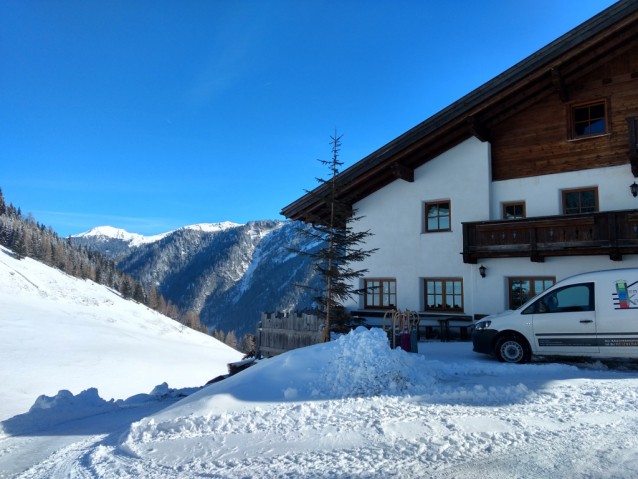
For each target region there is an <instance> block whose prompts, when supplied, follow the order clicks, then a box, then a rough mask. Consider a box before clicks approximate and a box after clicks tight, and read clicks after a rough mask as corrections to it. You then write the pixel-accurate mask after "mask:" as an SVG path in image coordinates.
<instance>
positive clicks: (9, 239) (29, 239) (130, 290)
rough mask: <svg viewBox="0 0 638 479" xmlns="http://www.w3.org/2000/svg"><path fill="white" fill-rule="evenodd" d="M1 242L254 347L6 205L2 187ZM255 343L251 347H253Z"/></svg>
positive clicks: (236, 344) (241, 346)
mask: <svg viewBox="0 0 638 479" xmlns="http://www.w3.org/2000/svg"><path fill="white" fill-rule="evenodd" d="M0 245H2V246H4V247H6V248H8V249H10V250H11V251H13V253H14V255H15V257H16V258H17V259H18V260H22V259H24V258H31V259H34V260H36V261H39V262H41V263H44V264H46V265H48V266H52V267H54V268H57V269H59V270H61V271H63V272H65V273H66V274H68V275H70V276H73V277H76V278H80V279H85V280H86V279H89V280H91V281H94V282H95V283H98V284H101V285H104V286H106V287H108V288H111V289H113V290H115V291H118V292H119V293H120V294H121V295H122V297H123V298H124V299H129V300H134V301H137V302H138V303H140V304H144V305H146V306H148V307H149V308H151V309H153V310H155V311H157V312H158V313H160V314H163V315H165V316H168V317H169V318H171V319H174V320H176V321H179V322H180V323H181V324H183V325H185V326H187V327H189V328H191V329H194V330H196V331H200V332H202V333H205V334H210V335H211V336H213V337H214V338H215V339H218V340H220V341H221V342H223V343H225V344H227V345H228V346H230V347H232V348H234V349H237V350H239V351H242V352H244V353H246V354H250V353H251V351H253V350H254V336H253V335H252V334H246V335H245V336H244V337H243V338H242V340H241V341H238V339H237V337H236V336H235V333H234V332H233V331H230V332H229V333H228V334H224V333H223V332H222V331H217V330H216V329H214V328H213V329H212V330H210V331H209V329H208V327H207V326H206V325H203V324H202V323H201V321H200V318H199V315H198V314H197V312H195V311H186V312H182V311H180V310H179V308H178V307H177V305H175V304H173V302H172V301H171V300H170V299H169V300H168V301H166V299H165V298H164V296H162V294H160V293H159V291H157V288H155V287H154V286H150V287H144V286H143V285H142V283H141V282H140V281H136V280H135V279H133V278H132V277H131V276H129V275H127V274H125V273H123V272H122V271H120V270H119V269H118V268H117V265H116V264H115V262H114V261H113V260H111V259H109V258H107V257H105V256H104V255H102V254H101V253H99V252H97V251H94V250H92V249H91V248H89V247H87V246H81V245H76V244H74V243H73V242H72V241H71V238H60V237H59V236H58V234H57V233H56V232H55V231H53V228H52V227H51V226H48V227H47V226H45V225H44V224H40V223H39V222H38V221H36V220H35V218H34V217H33V214H31V213H28V214H27V215H23V213H22V211H21V210H20V207H18V208H16V207H15V206H13V203H9V205H7V204H6V202H5V199H4V196H3V194H2V188H0ZM251 345H252V349H248V348H250V346H251Z"/></svg>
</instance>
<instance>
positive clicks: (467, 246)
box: [463, 210, 638, 264]
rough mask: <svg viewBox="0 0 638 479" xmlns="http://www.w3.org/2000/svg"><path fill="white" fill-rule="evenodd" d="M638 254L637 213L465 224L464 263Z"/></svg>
mask: <svg viewBox="0 0 638 479" xmlns="http://www.w3.org/2000/svg"><path fill="white" fill-rule="evenodd" d="M623 254H638V210H622V211H604V212H600V213H586V214H580V215H563V216H537V217H534V218H523V219H518V220H497V221H476V222H472V223H463V262H464V263H471V264H476V262H477V260H479V259H482V258H513V257H529V258H530V259H531V261H533V262H538V263H542V262H543V261H544V259H545V257H546V256H579V255H609V258H610V259H611V260H613V261H622V255H623Z"/></svg>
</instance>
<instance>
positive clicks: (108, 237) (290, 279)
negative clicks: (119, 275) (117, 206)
mask: <svg viewBox="0 0 638 479" xmlns="http://www.w3.org/2000/svg"><path fill="white" fill-rule="evenodd" d="M298 227H299V224H296V223H291V222H281V221H270V220H266V221H254V222H249V223H247V224H245V225H238V224H235V223H229V222H225V223H214V224H205V225H193V226H188V227H184V228H180V229H178V230H176V231H172V232H169V233H165V234H163V235H157V236H154V237H143V236H141V235H134V234H131V233H127V232H125V231H123V230H116V229H115V228H110V229H109V227H99V228H94V229H93V230H91V231H90V232H87V233H83V234H81V235H77V236H75V237H72V240H73V241H74V242H75V243H77V244H81V245H84V246H89V247H91V248H93V249H95V250H97V251H100V252H101V253H102V254H104V255H106V256H107V257H110V258H112V259H114V260H115V261H116V262H117V264H118V267H119V269H121V270H122V271H124V272H126V273H127V274H130V275H131V276H132V277H133V278H135V279H137V280H139V281H141V282H142V284H144V285H145V286H156V287H157V289H158V290H159V292H160V293H161V294H162V295H163V296H164V297H165V298H166V299H167V300H169V299H170V300H171V301H172V302H173V303H175V304H176V305H177V306H178V307H179V308H180V310H182V311H187V310H193V311H196V312H199V315H200V318H201V321H202V323H204V324H207V325H208V326H210V327H216V328H217V329H221V330H224V331H230V330H234V331H235V333H236V334H237V335H238V337H241V336H242V335H243V334H244V333H246V332H250V333H254V330H255V325H256V323H257V322H258V321H259V318H260V313H261V312H262V311H275V310H279V311H281V310H292V309H303V308H307V307H310V306H311V302H312V301H311V296H312V293H311V292H310V291H308V290H303V289H300V288H297V287H296V286H294V284H295V283H298V284H308V283H311V284H315V282H316V281H315V280H314V279H313V277H314V274H313V271H312V264H311V263H310V261H309V259H308V258H307V257H304V256H298V255H295V254H291V253H290V252H288V251H287V250H286V249H285V248H286V247H291V246H292V247H294V248H297V249H307V248H313V247H317V246H318V245H317V244H311V242H310V241H309V240H308V239H307V238H305V237H303V236H302V235H300V234H299V233H298V232H297V228H298ZM96 230H97V231H96ZM91 232H93V233H91Z"/></svg>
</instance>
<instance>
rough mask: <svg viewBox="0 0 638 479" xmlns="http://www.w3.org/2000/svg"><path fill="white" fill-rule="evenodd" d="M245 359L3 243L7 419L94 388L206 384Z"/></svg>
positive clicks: (2, 374)
mask: <svg viewBox="0 0 638 479" xmlns="http://www.w3.org/2000/svg"><path fill="white" fill-rule="evenodd" d="M241 356H242V355H241V354H240V353H238V352H237V351H235V350H233V349H231V348H229V347H228V346H226V345H225V344H222V343H220V342H219V341H217V340H216V339H214V338H212V337H210V336H207V335H205V334H202V333H199V332H196V331H193V330H191V329H188V328H186V327H185V326H183V325H181V324H179V323H177V322H176V321H173V320H172V319H169V318H167V317H165V316H162V315H160V314H158V313H156V312H155V311H152V310H150V309H149V308H147V307H146V306H144V305H141V304H138V303H135V302H134V301H127V300H124V299H122V298H121V297H120V295H119V294H118V293H115V292H113V291H111V290H109V289H108V288H105V287H104V286H101V285H98V284H96V283H93V282H92V281H88V280H87V281H84V280H80V279H77V278H73V277H70V276H68V275H66V274H64V273H63V272H61V271H59V270H57V269H54V268H50V267H48V266H46V265H44V264H42V263H38V262H37V261H34V260H32V259H29V258H27V259H24V260H22V261H17V260H16V259H15V258H14V257H13V255H12V253H10V252H9V251H8V250H6V249H4V248H2V247H0V421H2V420H4V419H7V418H10V417H12V416H15V415H16V414H20V413H24V412H26V411H27V410H28V409H29V407H30V406H31V405H32V404H34V402H35V401H36V399H37V398H38V396H40V395H42V394H45V395H47V396H54V395H56V394H57V393H58V391H59V390H69V391H70V392H71V393H73V394H78V393H80V392H81V391H83V390H85V389H88V388H91V387H95V388H97V389H98V391H99V395H100V396H101V397H102V398H106V399H111V398H115V399H125V398H128V397H129V396H132V395H134V394H137V393H148V392H149V391H151V390H152V389H153V387H154V386H156V385H158V384H161V383H163V382H168V384H169V385H170V386H171V387H173V388H183V387H191V386H201V385H203V384H204V383H206V381H208V380H210V379H212V378H214V377H215V376H218V375H220V374H225V373H226V372H227V371H226V363H228V362H232V361H237V360H239V359H240V358H241Z"/></svg>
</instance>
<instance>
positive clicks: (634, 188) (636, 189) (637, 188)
mask: <svg viewBox="0 0 638 479" xmlns="http://www.w3.org/2000/svg"><path fill="white" fill-rule="evenodd" d="M629 189H630V190H631V194H632V195H634V198H635V197H636V196H638V185H637V184H636V182H635V181H634V184H633V185H629Z"/></svg>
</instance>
